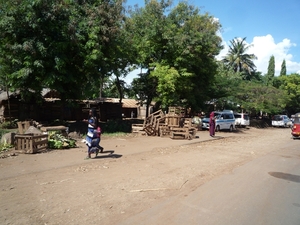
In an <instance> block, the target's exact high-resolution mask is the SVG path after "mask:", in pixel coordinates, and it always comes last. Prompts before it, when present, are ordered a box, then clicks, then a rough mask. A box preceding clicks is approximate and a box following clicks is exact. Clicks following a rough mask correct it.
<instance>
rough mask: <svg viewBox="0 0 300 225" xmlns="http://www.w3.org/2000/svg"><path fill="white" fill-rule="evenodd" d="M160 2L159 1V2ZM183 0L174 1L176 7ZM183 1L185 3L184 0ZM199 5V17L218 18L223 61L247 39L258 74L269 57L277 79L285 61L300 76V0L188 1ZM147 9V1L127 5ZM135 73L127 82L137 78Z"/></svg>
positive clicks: (131, 1) (130, 75)
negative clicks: (234, 46)
mask: <svg viewBox="0 0 300 225" xmlns="http://www.w3.org/2000/svg"><path fill="white" fill-rule="evenodd" d="M158 1H159V0H158ZM180 1H182V0H173V4H174V6H176V5H177V4H178V2H180ZM183 1H184V0H183ZM187 2H188V3H189V5H194V6H197V7H198V8H199V9H200V14H204V13H209V14H210V15H211V16H213V17H215V18H216V19H217V20H218V21H219V22H220V24H221V25H222V29H221V31H220V33H219V35H220V36H221V37H222V40H223V43H222V44H223V46H224V49H223V50H222V51H221V52H220V54H219V55H218V56H217V58H218V59H221V58H222V57H223V56H225V55H226V54H227V52H228V46H229V45H230V40H232V39H234V38H244V37H246V43H247V44H249V45H252V47H251V48H250V49H249V51H248V52H247V53H253V54H255V55H256V56H257V60H254V61H253V62H254V64H255V65H256V69H257V71H260V72H262V74H266V73H267V70H268V65H269V60H270V57H271V56H272V55H273V56H274V58H275V76H278V75H279V73H280V69H281V64H282V61H283V60H285V61H286V68H287V74H290V73H299V74H300V0H285V1H282V0H187ZM136 4H137V5H138V6H139V7H143V6H144V0H127V3H126V5H127V6H134V5H136ZM136 74H137V72H133V73H131V74H129V75H128V77H127V78H126V79H125V80H126V82H127V83H130V82H131V80H132V79H133V78H134V77H136Z"/></svg>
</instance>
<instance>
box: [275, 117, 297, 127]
mask: <svg viewBox="0 0 300 225" xmlns="http://www.w3.org/2000/svg"><path fill="white" fill-rule="evenodd" d="M292 125H293V122H292V120H291V119H290V118H289V117H288V116H287V115H275V116H273V117H272V126H273V127H292Z"/></svg>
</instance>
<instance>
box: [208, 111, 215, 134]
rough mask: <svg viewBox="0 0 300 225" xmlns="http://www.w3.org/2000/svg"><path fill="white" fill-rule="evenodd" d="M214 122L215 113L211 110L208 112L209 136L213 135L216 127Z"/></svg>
mask: <svg viewBox="0 0 300 225" xmlns="http://www.w3.org/2000/svg"><path fill="white" fill-rule="evenodd" d="M215 126H216V122H215V113H214V112H211V113H210V114H209V135H210V136H211V137H214V136H215V129H216V127H215Z"/></svg>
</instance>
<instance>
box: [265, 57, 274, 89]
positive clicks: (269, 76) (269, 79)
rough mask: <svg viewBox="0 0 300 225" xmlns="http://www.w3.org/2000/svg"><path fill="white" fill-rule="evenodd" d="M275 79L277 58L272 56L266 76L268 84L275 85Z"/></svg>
mask: <svg viewBox="0 0 300 225" xmlns="http://www.w3.org/2000/svg"><path fill="white" fill-rule="evenodd" d="M274 77H275V57H274V56H273V55H272V56H271V57H270V60H269V65H268V72H267V74H266V84H267V85H273V79H274Z"/></svg>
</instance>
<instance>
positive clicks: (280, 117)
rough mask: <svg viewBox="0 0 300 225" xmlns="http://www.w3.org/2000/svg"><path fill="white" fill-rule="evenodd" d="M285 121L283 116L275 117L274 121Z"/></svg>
mask: <svg viewBox="0 0 300 225" xmlns="http://www.w3.org/2000/svg"><path fill="white" fill-rule="evenodd" d="M282 119H283V117H282V116H280V115H276V116H274V119H273V120H275V121H279V120H282Z"/></svg>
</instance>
